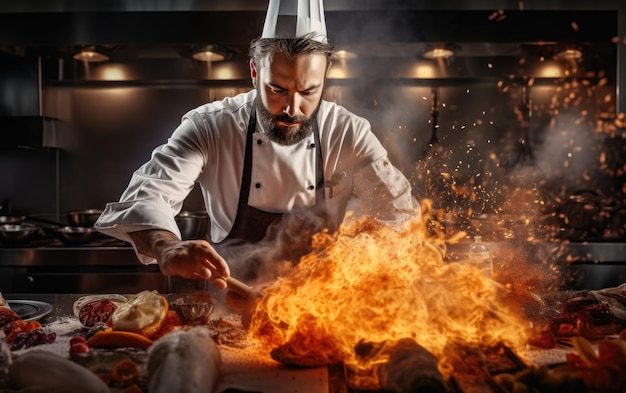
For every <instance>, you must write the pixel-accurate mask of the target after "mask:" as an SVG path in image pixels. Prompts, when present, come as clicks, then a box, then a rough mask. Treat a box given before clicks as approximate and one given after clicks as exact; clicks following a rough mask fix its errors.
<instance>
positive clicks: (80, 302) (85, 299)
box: [72, 294, 128, 318]
mask: <svg viewBox="0 0 626 393" xmlns="http://www.w3.org/2000/svg"><path fill="white" fill-rule="evenodd" d="M96 300H110V301H112V302H113V303H115V304H116V305H119V304H122V303H126V302H127V301H128V298H127V297H126V296H123V295H117V294H102V295H86V296H82V297H80V298H78V299H76V301H75V302H74V304H73V305H72V312H73V313H74V316H75V317H77V318H78V316H79V315H78V314H79V312H80V309H81V308H83V306H84V305H86V304H87V303H91V302H93V301H96Z"/></svg>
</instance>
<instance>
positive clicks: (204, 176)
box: [95, 90, 419, 263]
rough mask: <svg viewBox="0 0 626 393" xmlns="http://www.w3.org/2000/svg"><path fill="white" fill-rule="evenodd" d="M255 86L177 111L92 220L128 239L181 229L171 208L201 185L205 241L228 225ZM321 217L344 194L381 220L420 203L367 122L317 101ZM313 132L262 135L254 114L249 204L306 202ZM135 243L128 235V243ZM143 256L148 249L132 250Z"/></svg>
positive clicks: (332, 219) (332, 220) (338, 215)
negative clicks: (293, 136) (295, 139)
mask: <svg viewBox="0 0 626 393" xmlns="http://www.w3.org/2000/svg"><path fill="white" fill-rule="evenodd" d="M255 97H256V90H251V91H250V92H248V93H242V94H239V95H237V96H235V97H230V98H226V99H224V100H221V101H216V102H212V103H208V104H204V105H202V106H200V107H198V108H196V109H193V110H191V111H189V112H188V113H186V114H185V115H184V116H183V118H182V121H181V123H180V125H179V126H178V127H177V128H176V130H175V131H174V132H173V134H172V136H171V137H170V138H169V139H168V141H167V143H165V144H163V145H161V146H159V147H157V148H156V149H155V150H154V151H153V152H152V156H151V158H150V160H149V161H148V162H147V163H145V164H144V165H142V166H141V167H140V168H139V169H137V171H135V173H134V174H133V176H132V178H131V180H130V183H129V185H128V187H127V189H126V190H125V191H124V193H123V194H122V196H121V198H120V200H119V202H114V203H108V204H107V205H106V207H105V209H104V212H103V214H102V215H101V216H100V218H99V219H98V221H97V222H96V224H95V227H96V228H97V229H98V230H99V231H101V232H102V233H105V234H107V235H110V236H113V237H115V238H118V239H121V240H124V241H127V242H129V243H131V244H132V240H131V238H130V236H128V233H129V232H133V231H138V230H146V229H164V230H167V231H170V232H172V233H174V234H176V235H178V236H180V231H179V229H178V226H177V224H176V221H175V218H174V217H175V215H176V214H178V213H179V212H180V210H181V208H182V205H183V201H184V199H185V198H186V197H187V195H189V193H190V192H191V190H192V189H193V187H194V185H195V183H196V182H197V183H198V184H199V185H200V189H201V192H202V195H203V197H204V201H205V206H206V209H207V212H208V214H209V217H210V223H211V241H213V242H215V243H218V242H220V241H222V240H224V238H226V236H227V235H228V233H229V232H230V230H231V228H232V226H233V223H234V220H235V215H236V214H237V203H238V199H239V191H240V187H241V175H242V171H243V157H244V149H245V143H246V132H247V125H248V121H249V119H250V113H251V111H252V110H253V109H254V99H255ZM317 121H318V127H319V137H320V143H321V150H322V158H323V166H324V184H325V186H324V189H325V196H326V210H327V215H328V219H329V224H330V225H331V226H332V227H335V228H337V227H338V226H339V225H340V224H341V222H342V221H343V219H344V215H345V211H346V205H347V203H348V201H349V199H350V198H351V197H352V196H355V197H356V198H358V199H359V201H360V204H361V207H362V209H363V210H364V211H365V212H366V213H368V214H373V215H376V216H377V217H378V218H379V219H381V220H382V221H386V222H388V223H390V224H398V223H401V222H404V221H406V220H408V219H410V218H411V217H414V216H415V214H416V213H418V214H419V207H418V206H416V204H415V203H414V199H413V197H412V196H411V187H410V185H409V182H408V181H407V179H406V177H405V176H404V175H403V174H402V173H401V172H400V171H399V170H398V169H397V168H395V167H394V166H393V165H391V164H390V162H389V160H388V158H387V152H386V150H385V149H384V148H383V146H382V145H381V144H380V142H379V141H378V139H377V138H376V136H375V135H374V134H373V133H372V131H371V128H370V124H369V122H368V121H367V120H366V119H364V118H362V117H359V116H356V115H355V114H353V113H351V112H349V111H348V110H346V109H345V108H343V107H341V106H339V105H336V104H335V103H331V102H328V101H322V102H321V104H320V108H319V111H318V115H317ZM315 150H316V149H315V145H314V137H313V135H310V136H309V137H308V138H306V139H305V140H303V141H301V142H299V143H297V144H295V145H291V146H282V145H279V144H276V143H273V142H271V141H270V140H269V139H268V138H267V135H266V133H265V130H264V129H263V127H262V125H261V122H258V121H257V126H256V132H255V133H254V136H253V147H252V157H253V158H252V180H251V186H250V196H249V200H248V204H249V205H250V206H252V207H255V208H257V209H261V210H264V211H268V212H274V213H285V212H294V211H298V210H301V209H305V208H308V207H312V206H314V205H315V202H316V201H315V185H316V179H315V167H316V156H315ZM133 246H134V245H133ZM137 256H138V258H139V260H140V261H141V262H143V263H154V262H155V260H154V259H153V258H149V257H147V256H145V255H142V254H140V253H137Z"/></svg>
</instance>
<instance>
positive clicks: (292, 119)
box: [272, 113, 308, 123]
mask: <svg viewBox="0 0 626 393" xmlns="http://www.w3.org/2000/svg"><path fill="white" fill-rule="evenodd" d="M272 117H273V120H274V122H278V121H280V122H284V123H303V122H305V121H307V120H308V118H307V117H306V116H294V117H291V116H289V115H288V114H286V113H283V114H280V115H274V116H272Z"/></svg>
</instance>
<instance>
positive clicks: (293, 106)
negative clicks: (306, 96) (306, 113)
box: [283, 93, 300, 117]
mask: <svg viewBox="0 0 626 393" xmlns="http://www.w3.org/2000/svg"><path fill="white" fill-rule="evenodd" d="M283 112H285V113H286V114H287V115H289V116H290V117H296V116H298V115H299V114H300V96H299V95H298V94H297V93H294V94H289V96H288V97H287V104H286V106H285V109H284V110H283Z"/></svg>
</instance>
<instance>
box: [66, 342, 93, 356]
mask: <svg viewBox="0 0 626 393" xmlns="http://www.w3.org/2000/svg"><path fill="white" fill-rule="evenodd" d="M88 352H89V347H88V346H87V344H85V343H75V344H72V345H71V346H70V355H71V354H75V353H88Z"/></svg>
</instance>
